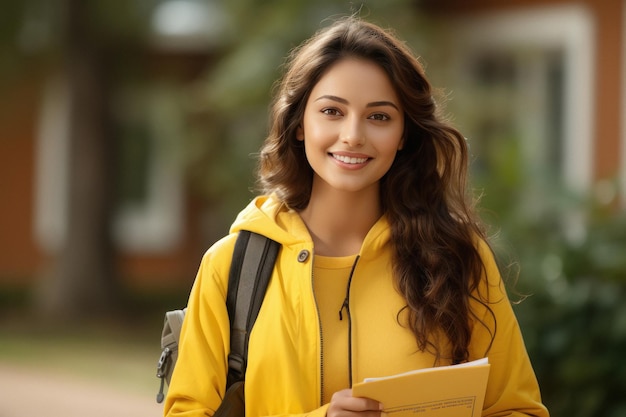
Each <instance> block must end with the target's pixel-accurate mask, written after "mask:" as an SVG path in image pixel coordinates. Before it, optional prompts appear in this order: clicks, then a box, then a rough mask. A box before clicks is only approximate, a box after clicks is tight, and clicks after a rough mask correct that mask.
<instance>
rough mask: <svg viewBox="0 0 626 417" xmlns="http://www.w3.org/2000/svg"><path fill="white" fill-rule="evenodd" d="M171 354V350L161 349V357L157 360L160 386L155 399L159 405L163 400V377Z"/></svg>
mask: <svg viewBox="0 0 626 417" xmlns="http://www.w3.org/2000/svg"><path fill="white" fill-rule="evenodd" d="M171 353H172V350H171V349H170V348H167V347H166V348H165V349H163V352H161V357H160V358H159V362H157V378H159V379H160V380H161V386H160V387H159V392H158V393H157V397H156V400H157V403H159V404H161V403H162V402H163V399H164V398H165V395H164V394H163V389H164V388H165V375H166V373H167V368H168V365H169V363H168V362H169V358H170V355H171Z"/></svg>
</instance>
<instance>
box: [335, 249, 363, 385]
mask: <svg viewBox="0 0 626 417" xmlns="http://www.w3.org/2000/svg"><path fill="white" fill-rule="evenodd" d="M359 259H360V255H357V256H356V259H355V260H354V264H353V265H352V270H351V271H350V276H349V277H348V285H346V298H344V300H343V303H342V304H341V309H339V320H343V311H344V310H345V311H346V316H347V318H348V382H349V384H350V388H352V315H351V314H350V286H351V285H352V277H353V276H354V270H355V269H356V265H357V263H358V262H359Z"/></svg>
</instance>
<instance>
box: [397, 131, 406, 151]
mask: <svg viewBox="0 0 626 417" xmlns="http://www.w3.org/2000/svg"><path fill="white" fill-rule="evenodd" d="M405 140H406V135H405V134H404V133H403V134H402V137H401V138H400V143H399V144H398V150H399V151H401V150H402V148H404V141H405Z"/></svg>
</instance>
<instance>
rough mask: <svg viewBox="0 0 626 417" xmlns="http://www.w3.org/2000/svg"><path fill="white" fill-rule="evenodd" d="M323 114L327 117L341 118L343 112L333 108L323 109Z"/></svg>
mask: <svg viewBox="0 0 626 417" xmlns="http://www.w3.org/2000/svg"><path fill="white" fill-rule="evenodd" d="M322 113H323V114H325V115H327V116H341V112H340V111H339V110H338V109H335V108H333V107H328V108H325V109H322Z"/></svg>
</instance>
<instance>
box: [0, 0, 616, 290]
mask: <svg viewBox="0 0 626 417" xmlns="http://www.w3.org/2000/svg"><path fill="white" fill-rule="evenodd" d="M165 3H167V2H165ZM171 3H175V2H171ZM419 4H420V7H421V8H422V11H423V12H424V13H428V14H430V15H432V17H433V20H434V21H437V22H438V24H439V28H440V29H441V30H440V31H439V33H440V35H439V36H440V39H437V44H439V45H441V51H440V53H435V54H434V55H433V58H432V62H431V63H430V64H429V68H428V70H429V73H430V75H431V77H434V78H435V79H436V80H437V81H438V84H440V85H446V86H450V88H451V90H452V91H453V100H452V103H451V106H453V109H452V110H453V113H454V114H455V115H456V118H457V120H456V121H457V122H458V124H459V125H460V127H461V130H462V131H463V132H469V133H468V135H470V136H472V137H476V138H480V140H477V141H476V142H472V146H475V148H474V149H473V153H475V154H487V153H489V152H497V151H498V150H499V149H501V145H500V143H501V142H502V138H510V140H511V143H513V144H514V145H512V146H515V147H517V148H518V150H519V152H520V153H521V155H522V156H523V159H524V167H525V170H526V171H527V173H528V176H529V177H531V178H533V181H536V182H542V181H544V180H545V178H548V177H549V178H553V179H557V180H559V181H562V182H563V183H564V184H566V185H567V186H568V187H570V188H571V189H572V190H575V191H579V192H582V193H589V192H591V193H594V194H595V195H597V196H598V197H599V198H600V199H602V200H603V201H605V202H607V203H611V202H614V201H618V200H620V199H621V202H622V203H621V204H624V203H626V128H625V126H624V124H623V123H622V120H623V119H624V116H625V113H626V94H625V92H626V69H625V66H624V59H625V57H626V54H625V52H626V25H625V24H624V18H625V15H626V2H624V1H623V0H602V1H597V0H580V1H571V0H570V1H567V0H504V1H503V0H471V1H466V0H422V1H421V2H420V3H419ZM188 12H189V11H187V12H185V11H184V10H175V9H172V10H168V11H167V16H170V17H171V16H172V14H173V13H180V14H181V15H182V16H183V17H181V19H192V20H193V18H194V17H198V12H197V13H191V14H189V13H188ZM163 13H165V12H163ZM185 13H187V17H185ZM155 22H157V23H155V24H158V22H159V18H158V16H156V17H155ZM160 22H161V23H160V24H161V25H163V26H162V35H163V36H162V37H161V39H160V40H159V42H158V44H155V45H153V46H152V47H151V48H147V49H146V50H145V51H143V53H145V57H146V67H145V68H144V69H143V71H144V72H143V73H142V74H143V75H142V77H144V82H143V83H142V84H141V85H133V86H129V87H128V88H125V87H124V86H117V87H118V91H119V94H118V95H117V99H118V102H116V105H115V108H116V109H117V110H118V111H116V112H115V115H116V123H117V131H118V133H119V135H120V137H123V136H124V135H129V136H132V137H134V138H135V139H136V140H135V141H133V142H126V145H124V146H127V147H126V148H125V149H124V151H123V152H125V155H126V156H125V158H128V161H129V162H128V165H127V167H130V169H128V170H127V172H126V174H125V175H127V177H126V180H125V188H124V193H123V198H122V200H121V201H120V202H118V203H119V204H118V207H117V210H116V213H117V214H116V220H115V226H114V228H115V233H114V236H115V242H116V247H117V250H118V253H119V254H120V257H121V268H122V270H123V275H124V276H127V277H131V279H133V280H136V282H137V283H138V284H146V283H148V282H150V283H155V282H157V283H161V284H163V285H169V283H171V282H172V278H181V277H188V280H186V281H185V283H186V284H187V283H188V282H189V281H190V280H191V279H192V278H193V275H194V274H195V270H196V268H197V265H198V262H199V259H200V255H201V254H202V252H203V251H204V250H205V249H206V246H207V243H208V242H207V238H206V235H205V234H204V231H205V227H204V217H203V213H204V210H205V207H203V205H202V203H201V199H200V198H199V197H198V196H197V195H195V194H194V193H192V192H190V190H189V187H188V184H187V182H186V178H185V174H184V168H183V164H182V163H181V159H178V158H177V157H176V156H175V154H176V152H178V150H177V148H178V147H177V146H176V144H175V143H173V141H176V139H177V138H179V137H180V136H181V134H180V129H182V128H183V127H182V124H183V123H184V122H183V119H182V116H181V114H180V113H179V110H178V109H177V108H176V103H175V102H173V101H172V100H171V97H172V96H173V95H175V94H176V88H177V84H176V83H175V82H174V83H172V82H169V83H163V82H161V81H162V80H163V79H165V78H166V79H169V80H179V81H180V83H181V84H184V83H185V82H188V81H189V80H190V79H192V78H193V77H195V76H197V74H198V73H199V72H200V71H202V69H203V68H204V65H206V62H207V59H208V58H209V56H208V55H207V54H206V53H201V52H198V51H201V50H204V51H206V50H207V49H206V47H207V45H206V44H199V45H196V44H194V42H197V38H193V37H185V35H184V33H183V32H184V31H185V30H186V29H188V28H189V27H197V28H199V30H202V28H203V25H202V24H199V25H198V23H197V22H195V23H194V22H193V21H188V24H186V25H185V24H183V25H179V26H177V25H174V24H173V23H175V20H173V19H161V20H160ZM194 25H196V26H194ZM180 31H182V32H180ZM167 33H169V35H167ZM181 33H183V34H182V35H181ZM194 39H195V40H194ZM205 39H206V38H205ZM194 45H195V47H194ZM65 82H66V80H63V78H62V77H57V76H56V75H55V74H50V73H46V72H42V71H39V70H38V69H36V68H34V69H29V70H28V71H26V72H25V73H24V74H23V76H22V77H19V78H18V79H17V80H15V82H13V83H12V84H11V86H10V88H9V90H8V91H6V92H5V93H4V94H3V97H2V111H1V112H0V126H1V128H2V131H1V135H2V137H1V138H0V173H1V174H0V202H1V210H2V211H1V213H2V215H0V283H5V284H6V283H11V284H16V285H22V284H26V283H29V282H32V280H33V279H35V277H36V275H37V273H38V271H39V270H40V269H41V268H42V265H44V264H45V263H46V262H47V261H48V260H50V258H51V257H53V256H54V253H55V251H56V250H58V248H59V247H60V246H61V245H62V244H63V239H64V229H65V227H66V225H67V221H68V219H67V218H66V215H67V213H66V207H65V204H66V200H65V198H64V197H65V193H66V191H67V187H66V184H67V170H66V167H67V158H68V152H67V149H66V148H65V147H64V146H65V142H64V139H63V138H64V131H65V129H66V126H64V120H66V119H65V113H64V112H66V111H67V103H66V101H65V100H66V99H67V97H66V96H65V95H64V94H65V93H64V91H65V90H64V83H65ZM123 168H124V166H123V165H122V169H123ZM173 282H176V281H175V280H174V281H173Z"/></svg>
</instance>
